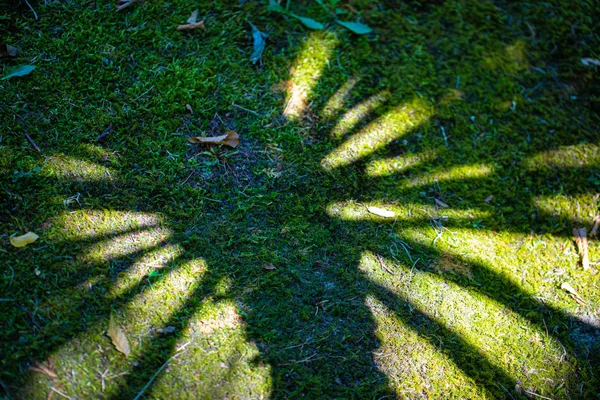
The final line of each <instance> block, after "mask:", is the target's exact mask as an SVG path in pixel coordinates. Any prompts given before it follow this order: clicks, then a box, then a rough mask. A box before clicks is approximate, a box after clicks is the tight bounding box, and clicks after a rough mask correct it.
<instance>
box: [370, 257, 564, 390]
mask: <svg viewBox="0 0 600 400" xmlns="http://www.w3.org/2000/svg"><path fill="white" fill-rule="evenodd" d="M445 257H447V258H446V260H445V261H444V262H445V263H448V262H451V263H453V264H456V263H459V262H460V263H461V264H462V266H461V269H463V270H464V269H467V268H468V269H469V271H473V274H472V275H471V277H472V279H474V280H475V281H476V280H477V277H478V275H477V273H476V272H475V271H474V270H475V269H477V268H487V267H477V266H476V265H475V266H473V265H468V261H464V260H461V259H460V258H457V259H456V260H454V261H452V260H451V258H452V257H455V256H453V255H452V254H447V255H446V256H445ZM383 262H384V263H385V264H386V265H387V267H388V268H389V269H391V270H393V271H395V272H396V276H395V277H393V278H392V277H391V275H390V274H388V273H385V272H383V273H382V272H381V271H380V270H381V267H380V266H379V260H377V258H374V257H373V255H372V254H369V253H365V254H364V255H363V258H362V260H361V269H362V270H363V272H365V273H366V274H367V275H368V277H369V280H371V281H372V284H373V285H374V286H375V287H382V288H385V289H384V290H383V291H384V292H389V293H395V294H396V295H397V296H398V299H399V303H403V302H405V304H406V308H407V309H408V310H406V309H402V308H400V309H398V314H396V313H394V312H393V311H392V310H394V307H393V306H392V304H393V303H392V304H389V305H387V308H388V309H389V312H390V318H394V319H397V322H395V325H396V326H402V324H406V325H407V326H409V327H410V325H409V324H408V322H409V321H412V320H413V319H414V318H416V320H417V321H420V323H419V324H418V325H416V326H415V327H411V328H412V329H417V332H420V335H419V336H420V337H421V338H428V340H429V342H430V343H431V344H433V345H435V346H436V347H438V346H439V347H440V348H441V349H445V353H447V352H448V351H449V350H448V347H452V346H454V345H455V344H457V343H458V344H459V346H458V347H454V348H455V349H456V350H454V351H461V352H462V351H464V350H461V347H462V348H463V349H468V350H469V351H472V354H473V357H475V358H477V359H480V360H482V361H481V362H482V363H489V364H491V365H492V366H494V367H496V368H497V369H498V371H499V372H501V373H503V374H505V375H506V376H510V377H514V378H515V379H518V380H521V381H527V382H531V383H532V385H533V386H535V387H537V388H540V389H542V391H541V392H542V393H552V392H553V391H554V390H557V389H558V388H559V387H560V386H561V385H562V382H563V380H564V379H565V376H568V374H570V373H573V372H574V368H573V365H572V364H571V363H570V362H569V361H568V360H567V359H566V358H565V356H564V348H563V347H562V345H561V344H560V343H559V342H558V341H557V340H556V339H554V338H553V337H552V336H551V335H548V333H547V332H546V331H545V329H544V327H540V326H537V325H535V324H534V323H532V322H531V321H529V320H528V319H527V318H525V316H524V315H522V314H521V312H522V311H521V310H512V309H511V308H509V307H508V306H507V305H505V304H503V303H502V302H499V301H496V300H494V299H493V298H490V296H489V295H488V294H486V291H487V289H485V288H483V289H478V286H477V285H471V284H468V285H467V284H465V283H462V281H455V279H448V278H449V276H448V275H440V274H439V273H435V272H428V271H425V270H420V269H421V268H422V267H420V268H417V269H415V270H411V271H410V272H408V273H407V267H406V266H403V265H399V263H397V262H396V261H395V260H393V259H390V258H384V259H383ZM458 282H461V283H458ZM476 283H477V282H476ZM374 293H377V290H376V291H375V292H374ZM382 299H383V298H378V300H379V301H384V300H382ZM385 301H387V297H386V298H385ZM419 314H420V315H422V316H421V317H415V316H416V315H417V316H418V315H419ZM385 326H386V327H390V326H393V325H392V322H388V323H386V324H385ZM515 327H519V329H515ZM434 333H435V334H436V336H433V334H434ZM386 337H389V336H387V335H381V342H382V346H383V347H384V348H385V346H386V341H390V342H395V349H394V351H391V350H390V351H389V352H388V353H391V354H390V355H389V356H388V358H390V360H388V361H387V362H390V361H391V360H394V358H393V357H394V354H396V352H398V351H400V349H401V348H403V347H406V346H408V345H409V343H407V339H406V338H405V337H404V336H398V335H395V336H392V337H389V339H386ZM457 340H459V341H457ZM446 343H448V344H446ZM461 343H462V344H461ZM435 352H436V353H437V352H439V350H436V351H435ZM383 353H384V354H386V352H385V351H384V352H383ZM440 356H442V354H440ZM413 357H414V355H413ZM395 362H396V363H401V362H404V360H403V359H402V358H401V359H399V360H396V361H395ZM436 363H438V364H440V363H442V361H437V362H436ZM455 365H456V367H455V368H451V369H447V367H444V369H446V370H447V371H452V370H454V371H455V372H459V369H460V368H464V367H465V364H463V365H461V364H455ZM466 367H467V368H471V367H473V368H477V367H476V366H471V364H468V365H466ZM388 368H389V367H388ZM397 368H398V367H397ZM404 368H406V367H404ZM532 371H538V372H537V373H536V374H532ZM565 374H567V375H565ZM460 380H461V381H462V379H460Z"/></svg>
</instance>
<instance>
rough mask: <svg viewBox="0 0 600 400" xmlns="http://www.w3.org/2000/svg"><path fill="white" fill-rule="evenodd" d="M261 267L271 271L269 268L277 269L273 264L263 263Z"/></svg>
mask: <svg viewBox="0 0 600 400" xmlns="http://www.w3.org/2000/svg"><path fill="white" fill-rule="evenodd" d="M263 269H266V270H269V271H271V270H274V269H277V267H275V266H274V265H273V264H265V265H263Z"/></svg>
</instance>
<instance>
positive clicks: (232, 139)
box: [188, 131, 240, 148]
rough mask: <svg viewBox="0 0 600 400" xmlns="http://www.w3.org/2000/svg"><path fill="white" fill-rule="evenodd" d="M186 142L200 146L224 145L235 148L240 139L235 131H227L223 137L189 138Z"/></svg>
mask: <svg viewBox="0 0 600 400" xmlns="http://www.w3.org/2000/svg"><path fill="white" fill-rule="evenodd" d="M188 142H191V143H202V144H224V145H225V146H229V147H234V148H235V147H237V146H238V144H239V143H240V137H239V135H238V134H237V133H236V132H235V131H229V132H227V133H226V134H225V135H221V136H212V137H200V136H195V137H189V138H188Z"/></svg>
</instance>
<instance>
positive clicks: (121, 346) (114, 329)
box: [106, 315, 131, 357]
mask: <svg viewBox="0 0 600 400" xmlns="http://www.w3.org/2000/svg"><path fill="white" fill-rule="evenodd" d="M106 334H107V335H108V337H110V338H111V340H112V342H113V344H114V345H115V348H116V349H117V350H119V351H120V352H121V353H123V354H125V357H129V353H131V348H130V347H129V341H128V340H127V336H125V333H123V330H122V329H121V327H120V326H119V325H117V323H116V322H115V320H114V318H113V316H112V315H111V316H110V320H109V321H108V331H107V332H106Z"/></svg>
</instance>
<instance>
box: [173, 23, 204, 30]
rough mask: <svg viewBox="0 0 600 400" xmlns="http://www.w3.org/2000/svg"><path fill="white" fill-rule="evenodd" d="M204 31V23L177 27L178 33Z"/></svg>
mask: <svg viewBox="0 0 600 400" xmlns="http://www.w3.org/2000/svg"><path fill="white" fill-rule="evenodd" d="M198 28H200V29H204V21H200V22H194V23H193V24H183V25H179V26H178V27H177V30H178V31H190V30H192V29H198Z"/></svg>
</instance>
